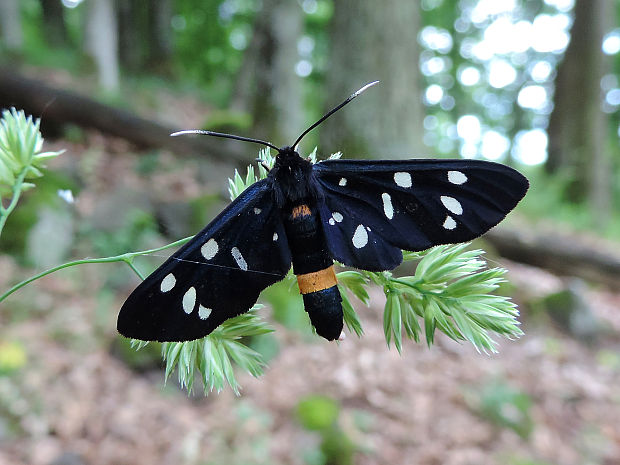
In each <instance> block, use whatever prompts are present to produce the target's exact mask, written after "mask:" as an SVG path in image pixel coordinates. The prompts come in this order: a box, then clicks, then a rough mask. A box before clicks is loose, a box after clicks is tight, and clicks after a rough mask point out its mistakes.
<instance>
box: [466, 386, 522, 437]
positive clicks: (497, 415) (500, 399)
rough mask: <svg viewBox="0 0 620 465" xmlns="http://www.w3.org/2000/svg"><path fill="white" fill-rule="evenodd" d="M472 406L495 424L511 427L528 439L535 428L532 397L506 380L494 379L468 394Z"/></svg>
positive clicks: (467, 398)
mask: <svg viewBox="0 0 620 465" xmlns="http://www.w3.org/2000/svg"><path fill="white" fill-rule="evenodd" d="M466 400H467V403H468V404H469V406H470V408H472V409H473V410H475V411H477V412H478V413H479V414H480V415H482V416H483V417H484V418H486V419H487V420H489V421H490V422H492V423H493V424H495V425H498V426H501V427H503V428H507V429H510V430H512V431H514V432H515V433H517V434H518V435H519V436H521V437H522V438H523V439H527V438H528V437H529V436H530V434H531V433H532V430H533V428H534V421H533V419H532V416H531V412H530V411H531V408H532V399H531V397H530V396H529V395H528V394H527V393H525V392H522V391H520V390H519V389H517V388H515V387H513V386H511V385H510V384H508V383H507V382H506V381H504V380H494V381H491V382H488V383H486V384H484V385H482V386H479V387H477V388H473V389H470V391H469V392H468V393H467V394H466Z"/></svg>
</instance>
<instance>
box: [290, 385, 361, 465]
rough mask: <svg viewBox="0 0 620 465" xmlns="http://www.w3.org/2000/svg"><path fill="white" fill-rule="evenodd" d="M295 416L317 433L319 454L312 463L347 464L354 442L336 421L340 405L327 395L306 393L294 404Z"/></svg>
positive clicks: (351, 456)
mask: <svg viewBox="0 0 620 465" xmlns="http://www.w3.org/2000/svg"><path fill="white" fill-rule="evenodd" d="M296 410H297V412H296V413H297V419H298V420H299V422H300V423H301V425H302V426H303V427H304V428H305V429H307V430H309V431H314V432H316V433H318V434H319V436H320V437H321V445H320V454H319V455H318V456H314V457H313V460H312V463H316V464H321V465H323V464H334V465H349V464H352V463H353V454H354V453H355V451H356V450H357V449H358V447H357V446H356V444H355V443H354V442H353V441H352V440H351V438H349V436H348V435H347V434H346V433H345V432H344V431H343V429H342V428H341V426H340V424H339V416H340V405H339V404H338V402H337V401H335V400H334V399H332V398H330V397H326V396H320V395H310V396H307V397H305V398H303V399H301V400H300V401H299V403H298V404H297V409H296Z"/></svg>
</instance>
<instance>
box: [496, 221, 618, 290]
mask: <svg viewBox="0 0 620 465" xmlns="http://www.w3.org/2000/svg"><path fill="white" fill-rule="evenodd" d="M484 239H485V240H487V241H488V242H489V243H490V244H491V245H492V246H493V247H495V249H496V250H497V252H498V253H499V254H500V255H502V256H503V257H506V258H508V259H510V260H514V261H517V262H521V263H526V264H528V265H534V266H538V267H540V268H545V269H547V270H549V271H552V272H553V273H556V274H558V275H562V276H577V277H580V278H583V279H586V280H588V281H593V282H598V283H602V284H605V285H607V286H609V287H611V288H612V289H620V253H619V252H618V251H617V250H607V249H606V248H605V246H603V245H601V246H600V247H599V246H596V247H594V246H591V245H588V244H586V243H584V241H583V240H580V239H576V238H574V237H569V236H562V235H560V234H548V233H542V232H532V231H530V230H525V229H523V228H514V227H511V228H510V229H508V228H507V227H497V228H494V229H493V230H491V231H489V232H488V233H487V234H486V235H485V236H484Z"/></svg>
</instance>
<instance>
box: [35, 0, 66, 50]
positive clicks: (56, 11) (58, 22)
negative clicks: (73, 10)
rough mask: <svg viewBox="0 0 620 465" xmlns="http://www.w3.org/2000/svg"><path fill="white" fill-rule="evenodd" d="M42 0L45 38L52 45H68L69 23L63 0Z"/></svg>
mask: <svg viewBox="0 0 620 465" xmlns="http://www.w3.org/2000/svg"><path fill="white" fill-rule="evenodd" d="M40 2H41V8H42V10H43V28H44V30H45V38H46V39H47V41H48V42H49V43H50V44H51V45H55V46H62V45H66V43H67V25H66V23H65V10H64V6H63V5H62V2H61V0H40Z"/></svg>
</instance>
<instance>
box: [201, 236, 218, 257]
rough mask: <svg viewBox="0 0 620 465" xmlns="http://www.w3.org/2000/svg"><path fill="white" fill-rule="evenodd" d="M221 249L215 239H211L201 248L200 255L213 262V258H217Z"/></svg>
mask: <svg viewBox="0 0 620 465" xmlns="http://www.w3.org/2000/svg"><path fill="white" fill-rule="evenodd" d="M219 249H220V248H219V246H218V245H217V242H215V239H209V240H208V241H207V242H205V244H204V245H203V246H202V247H201V248H200V253H202V256H203V257H204V258H206V259H207V260H211V259H212V258H213V257H215V255H216V254H217V251H218V250H219Z"/></svg>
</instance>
